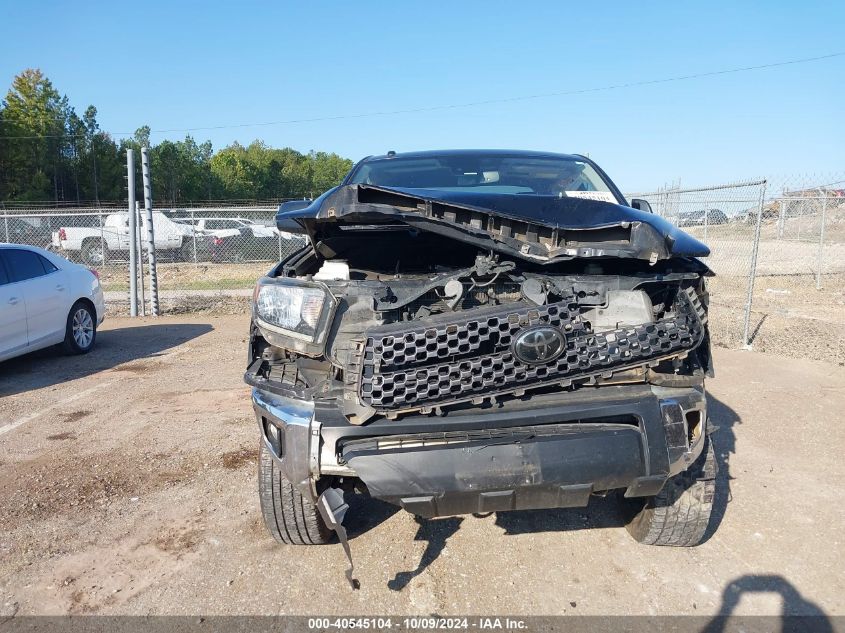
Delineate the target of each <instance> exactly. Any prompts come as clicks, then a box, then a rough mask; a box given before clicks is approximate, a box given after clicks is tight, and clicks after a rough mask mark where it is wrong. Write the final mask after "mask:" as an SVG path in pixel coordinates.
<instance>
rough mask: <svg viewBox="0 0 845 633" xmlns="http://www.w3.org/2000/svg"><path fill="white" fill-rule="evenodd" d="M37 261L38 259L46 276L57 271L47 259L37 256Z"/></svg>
mask: <svg viewBox="0 0 845 633" xmlns="http://www.w3.org/2000/svg"><path fill="white" fill-rule="evenodd" d="M38 259H40V260H41V265H42V266H43V267H44V272H45V273H46V274H48V275H49V274H50V273H51V272H53V271H54V270H58V268H57V267H56V265H55V264H53V262H51V261H50V260H49V259H47V258H46V257H43V256H41V255H39V256H38Z"/></svg>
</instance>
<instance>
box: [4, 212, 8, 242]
mask: <svg viewBox="0 0 845 633" xmlns="http://www.w3.org/2000/svg"><path fill="white" fill-rule="evenodd" d="M3 224H5V225H6V242H7V243H8V241H9V212H8V211H6V212H5V213H4V214H3Z"/></svg>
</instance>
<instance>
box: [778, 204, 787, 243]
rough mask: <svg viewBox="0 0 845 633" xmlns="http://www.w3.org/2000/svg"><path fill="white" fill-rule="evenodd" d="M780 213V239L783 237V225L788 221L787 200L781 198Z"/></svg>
mask: <svg viewBox="0 0 845 633" xmlns="http://www.w3.org/2000/svg"><path fill="white" fill-rule="evenodd" d="M779 211H780V213H778V239H781V238H782V237H783V225H784V223H785V222H786V200H784V199H783V198H781V199H780V209H779Z"/></svg>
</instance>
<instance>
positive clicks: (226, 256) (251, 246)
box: [176, 218, 304, 262]
mask: <svg viewBox="0 0 845 633" xmlns="http://www.w3.org/2000/svg"><path fill="white" fill-rule="evenodd" d="M176 222H180V223H185V224H187V225H189V226H191V227H192V228H193V229H194V239H196V241H197V248H196V260H197V261H202V260H203V259H211V260H212V261H216V262H245V261H262V260H274V259H278V257H279V253H280V252H282V253H288V252H290V251H291V250H293V249H296V248H299V247H301V246H302V244H303V243H304V238H303V237H302V236H301V235H294V234H292V233H289V232H287V231H280V230H278V229H277V228H275V227H268V226H265V225H263V224H258V223H256V222H254V221H252V220H246V219H243V218H195V219H194V220H193V221H192V220H190V219H188V218H181V219H179V220H176ZM208 237H211V238H213V239H207V238H208ZM192 256H193V253H190V252H189V253H188V256H187V257H186V259H193V257H192Z"/></svg>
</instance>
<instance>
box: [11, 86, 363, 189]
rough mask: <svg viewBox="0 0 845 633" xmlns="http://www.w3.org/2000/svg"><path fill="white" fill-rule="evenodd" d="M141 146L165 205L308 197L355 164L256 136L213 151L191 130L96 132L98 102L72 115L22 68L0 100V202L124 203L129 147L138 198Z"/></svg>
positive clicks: (62, 98)
mask: <svg viewBox="0 0 845 633" xmlns="http://www.w3.org/2000/svg"><path fill="white" fill-rule="evenodd" d="M142 146H146V147H148V148H150V150H149V152H150V164H151V172H152V179H153V182H152V187H153V196H154V198H155V199H156V201H158V202H163V203H167V204H179V203H190V202H202V201H207V200H258V199H260V200H268V199H273V198H300V197H313V196H315V195H319V194H320V193H322V192H323V191H325V190H327V189H329V188H331V187H333V186H335V185H337V184H338V183H339V182H340V181H341V179H342V178H343V176H344V175H345V174H346V172H347V171H349V169H350V167H351V166H352V161H350V160H349V159H346V158H342V157H341V156H338V155H337V154H334V153H326V152H314V151H312V152H309V153H307V154H302V153H300V152H298V151H296V150H294V149H291V148H289V147H286V148H282V149H277V148H272V147H268V146H267V145H266V144H265V143H263V142H262V141H257V140H256V141H254V142H252V143H251V144H249V145H247V146H243V145H240V144H238V143H234V144H232V145H229V146H227V147H224V148H223V149H220V150H218V151H216V152H215V151H214V150H213V149H212V146H211V142H210V141H205V142H204V143H197V142H196V141H195V140H194V139H193V138H192V137H191V136H190V135H189V136H186V137H185V139H184V140H182V141H169V140H165V141H161V142H160V143H158V144H156V145H150V128H149V127H148V126H144V127H141V128H139V129H138V130H136V132H135V134H134V136H133V137H132V138H123V139H119V140H115V139H114V138H112V137H111V135H110V134H109V133H108V132H106V131H104V130H101V129H100V127H99V124H98V123H97V108H96V107H94V106H93V105H91V106H88V107H87V108H86V109H85V112H84V113H83V114H82V116H79V115H78V114H77V113H76V111H75V110H74V108H73V107H72V106H71V105H70V102H69V100H68V97H67V96H66V95H64V96H63V95H61V94H60V93H59V92H58V90H56V89H55V88H54V87H53V84H52V83H51V82H50V80H49V79H48V78H47V77H46V76H45V75H44V74H43V73H42V72H41V71H40V70H37V69H27V70H25V71H23V72H22V73H20V74H19V75H17V76H16V77H15V78H14V80H13V81H12V85H11V88H10V89H9V91H8V93H7V94H6V98H5V99H4V100H3V101H2V102H0V202H7V201H19V202H30V201H45V202H46V201H53V202H56V203H70V204H73V203H78V204H86V203H91V202H94V203H99V202H101V201H122V200H126V197H127V191H126V150H127V149H134V150H135V156H136V158H135V165H136V170H137V174H136V178H135V181H136V186H137V189H138V190H137V191H136V195H137V196H138V199H139V200H142V199H143V198H142V197H141V196H142V195H143V192H142V181H141V156H140V148H141V147H142Z"/></svg>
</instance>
